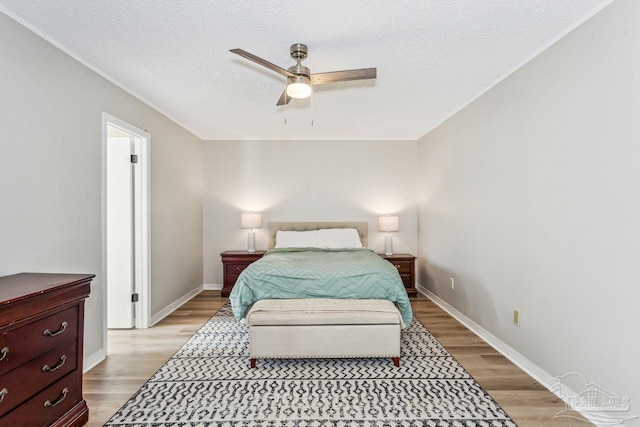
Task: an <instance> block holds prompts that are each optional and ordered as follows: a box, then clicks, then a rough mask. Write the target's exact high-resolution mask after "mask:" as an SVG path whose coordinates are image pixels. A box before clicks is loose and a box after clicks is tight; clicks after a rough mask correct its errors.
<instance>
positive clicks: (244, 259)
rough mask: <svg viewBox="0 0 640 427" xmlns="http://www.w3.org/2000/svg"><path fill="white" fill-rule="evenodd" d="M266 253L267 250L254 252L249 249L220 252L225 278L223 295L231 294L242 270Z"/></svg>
mask: <svg viewBox="0 0 640 427" xmlns="http://www.w3.org/2000/svg"><path fill="white" fill-rule="evenodd" d="M264 253H265V251H255V252H252V253H249V252H247V251H224V252H222V253H221V254H220V256H221V257H222V276H223V279H224V281H223V286H222V292H221V294H222V296H223V297H228V296H229V294H230V293H231V290H232V289H233V285H235V284H236V280H238V276H239V275H240V273H242V270H244V269H245V268H247V266H248V265H249V264H251V263H252V262H254V261H257V260H259V259H260V258H262V255H264Z"/></svg>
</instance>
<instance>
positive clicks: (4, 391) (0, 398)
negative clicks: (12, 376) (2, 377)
mask: <svg viewBox="0 0 640 427" xmlns="http://www.w3.org/2000/svg"><path fill="white" fill-rule="evenodd" d="M7 394H9V390H7V389H6V388H3V389H2V390H0V403H2V401H3V400H4V397H5V396H6V395H7Z"/></svg>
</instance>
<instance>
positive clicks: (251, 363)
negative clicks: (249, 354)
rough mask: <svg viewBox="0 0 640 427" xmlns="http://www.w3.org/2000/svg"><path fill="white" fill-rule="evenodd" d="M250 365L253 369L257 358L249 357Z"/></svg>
mask: <svg viewBox="0 0 640 427" xmlns="http://www.w3.org/2000/svg"><path fill="white" fill-rule="evenodd" d="M249 365H250V366H251V369H253V368H255V367H256V359H254V358H251V359H249Z"/></svg>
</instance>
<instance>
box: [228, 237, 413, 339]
mask: <svg viewBox="0 0 640 427" xmlns="http://www.w3.org/2000/svg"><path fill="white" fill-rule="evenodd" d="M291 298H336V299H386V300H389V301H392V302H394V303H395V304H396V306H397V307H398V310H399V311H400V314H401V315H402V320H403V321H404V324H405V325H406V327H408V326H409V324H410V323H411V320H412V318H413V313H412V311H411V304H410V302H409V297H408V296H407V292H406V290H405V288H404V285H403V284H402V280H401V279H400V275H399V274H398V271H397V270H396V268H395V267H394V266H393V265H392V264H391V263H390V262H388V261H386V260H384V259H383V258H381V257H379V256H378V255H376V253H375V252H373V251H371V250H369V249H317V248H283V249H273V250H271V251H269V252H267V253H266V254H265V255H264V256H263V257H262V258H261V259H259V260H258V261H256V262H254V263H253V264H251V265H249V267H247V268H246V269H245V270H244V271H243V272H242V273H240V276H239V277H238V280H237V281H236V284H235V286H234V287H233V291H231V295H230V296H229V300H230V301H231V307H232V309H233V313H234V315H235V317H236V319H238V320H240V319H242V317H244V314H245V311H246V310H247V307H249V306H250V305H251V304H253V303H254V302H256V301H258V300H261V299H291Z"/></svg>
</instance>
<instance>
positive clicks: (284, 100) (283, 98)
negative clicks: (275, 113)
mask: <svg viewBox="0 0 640 427" xmlns="http://www.w3.org/2000/svg"><path fill="white" fill-rule="evenodd" d="M289 101H291V97H290V96H287V88H284V90H283V91H282V95H280V99H278V102H277V103H276V106H279V105H284V104H288V103H289Z"/></svg>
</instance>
